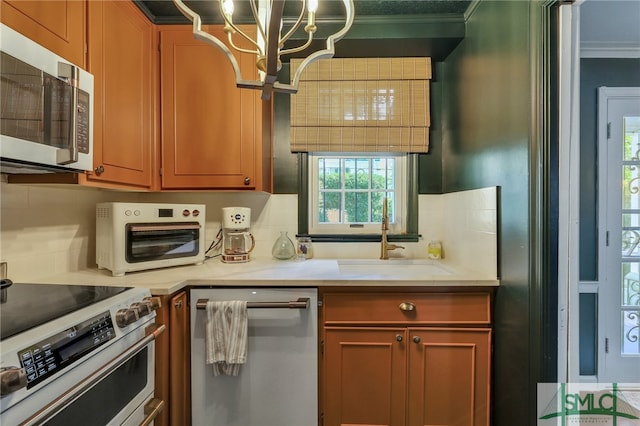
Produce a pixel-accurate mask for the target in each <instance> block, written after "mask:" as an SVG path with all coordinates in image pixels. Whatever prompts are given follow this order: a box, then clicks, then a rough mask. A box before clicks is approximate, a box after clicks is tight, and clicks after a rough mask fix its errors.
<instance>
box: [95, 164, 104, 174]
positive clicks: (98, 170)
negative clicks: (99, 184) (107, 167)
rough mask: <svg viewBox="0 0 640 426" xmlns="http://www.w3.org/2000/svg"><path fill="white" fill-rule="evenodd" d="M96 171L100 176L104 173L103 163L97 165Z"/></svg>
mask: <svg viewBox="0 0 640 426" xmlns="http://www.w3.org/2000/svg"><path fill="white" fill-rule="evenodd" d="M93 171H94V172H96V174H97V175H98V176H100V175H101V174H103V173H104V167H103V166H102V165H100V166H98V167H96V168H95V169H93Z"/></svg>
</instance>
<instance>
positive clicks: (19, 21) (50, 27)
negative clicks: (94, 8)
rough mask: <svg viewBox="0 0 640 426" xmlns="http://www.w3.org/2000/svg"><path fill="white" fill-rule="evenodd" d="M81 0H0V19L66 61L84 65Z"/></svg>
mask: <svg viewBox="0 0 640 426" xmlns="http://www.w3.org/2000/svg"><path fill="white" fill-rule="evenodd" d="M86 13H87V2H86V1H85V0H59V1H58V0H52V1H25V0H2V2H0V19H1V20H2V23H3V24H5V25H8V26H9V27H11V28H13V29H14V30H16V31H18V32H19V33H22V34H24V35H25V36H27V37H29V38H30V39H32V40H34V41H36V42H37V43H39V44H41V45H42V46H44V47H46V48H47V49H49V50H51V51H52V52H54V53H56V54H58V55H60V56H62V57H63V58H65V59H66V60H68V61H70V62H72V63H74V64H75V65H78V66H80V67H83V68H86V65H87V64H86V58H85V53H86V44H87V25H86V22H87V20H86Z"/></svg>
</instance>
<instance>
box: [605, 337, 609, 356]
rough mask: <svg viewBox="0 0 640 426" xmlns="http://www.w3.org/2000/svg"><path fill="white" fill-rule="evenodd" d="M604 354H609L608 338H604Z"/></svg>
mask: <svg viewBox="0 0 640 426" xmlns="http://www.w3.org/2000/svg"><path fill="white" fill-rule="evenodd" d="M604 353H605V354H608V353H609V338H608V337H605V338H604Z"/></svg>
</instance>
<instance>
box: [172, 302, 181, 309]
mask: <svg viewBox="0 0 640 426" xmlns="http://www.w3.org/2000/svg"><path fill="white" fill-rule="evenodd" d="M173 306H175V307H176V309H182V300H178V301H177V302H176V303H174V304H173Z"/></svg>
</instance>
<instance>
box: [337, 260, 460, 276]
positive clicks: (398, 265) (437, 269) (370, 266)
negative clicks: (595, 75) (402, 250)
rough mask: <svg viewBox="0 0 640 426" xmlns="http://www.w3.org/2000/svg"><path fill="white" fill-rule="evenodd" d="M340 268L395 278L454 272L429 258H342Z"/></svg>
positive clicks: (352, 271) (353, 272)
mask: <svg viewBox="0 0 640 426" xmlns="http://www.w3.org/2000/svg"><path fill="white" fill-rule="evenodd" d="M338 269H339V271H340V273H342V274H357V275H382V276H388V277H394V278H421V277H426V276H434V275H450V274H451V273H452V272H451V271H449V270H448V269H446V268H445V267H444V266H442V265H440V264H438V263H437V262H435V261H432V260H427V259H388V260H381V259H340V260H338Z"/></svg>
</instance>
